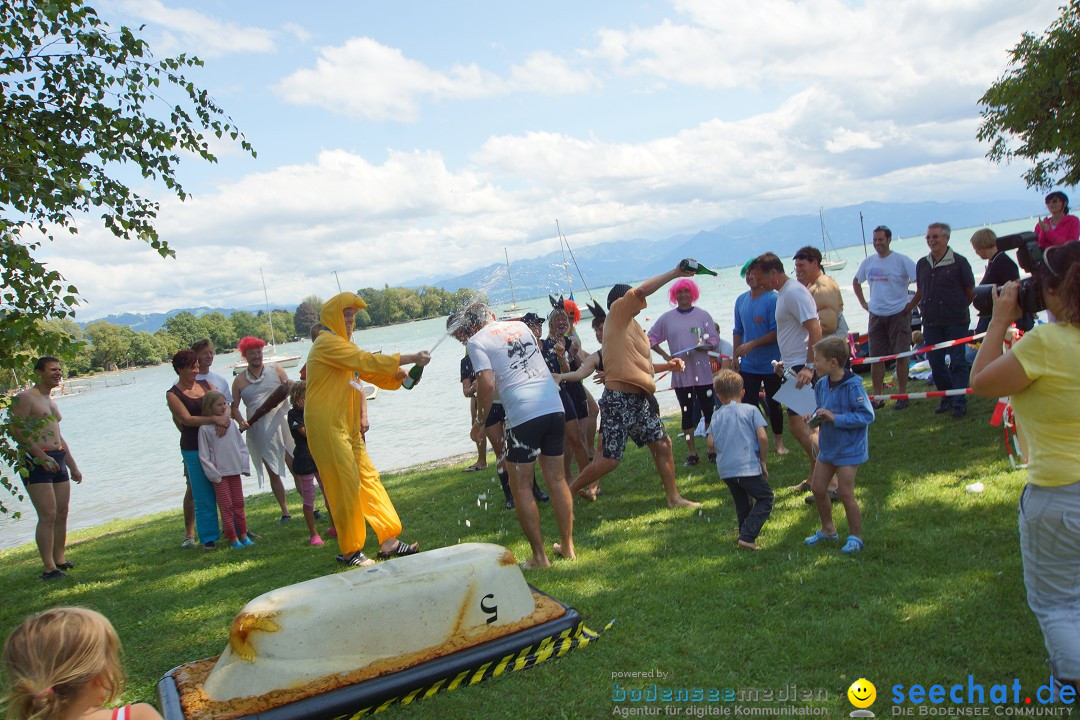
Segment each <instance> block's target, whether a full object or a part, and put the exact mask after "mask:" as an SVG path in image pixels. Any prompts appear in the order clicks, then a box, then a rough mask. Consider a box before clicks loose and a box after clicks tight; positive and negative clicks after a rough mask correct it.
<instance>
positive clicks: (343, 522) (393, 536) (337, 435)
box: [304, 292, 431, 567]
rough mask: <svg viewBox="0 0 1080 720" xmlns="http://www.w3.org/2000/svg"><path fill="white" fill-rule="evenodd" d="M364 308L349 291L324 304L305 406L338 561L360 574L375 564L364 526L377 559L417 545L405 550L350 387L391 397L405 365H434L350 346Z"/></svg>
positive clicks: (425, 358) (422, 357) (417, 357)
mask: <svg viewBox="0 0 1080 720" xmlns="http://www.w3.org/2000/svg"><path fill="white" fill-rule="evenodd" d="M364 307H366V304H365V303H364V301H363V300H361V299H360V297H359V296H357V295H354V294H353V293H348V292H346V293H340V294H338V295H335V296H334V297H332V298H330V300H329V301H327V302H326V304H325V305H323V308H322V313H321V314H320V316H319V320H320V322H322V324H323V328H324V329H323V331H322V332H321V333H320V334H319V337H318V338H317V339H316V340H315V344H314V345H313V346H312V348H311V352H310V353H309V354H308V360H307V398H306V400H305V403H304V425H305V426H306V428H307V440H308V447H309V448H310V449H311V456H312V457H313V458H314V459H315V464H316V465H318V467H319V475H320V477H321V478H322V481H323V490H324V491H325V493H326V500H327V502H329V503H330V513H331V514H332V515H333V517H334V525H335V527H336V528H337V533H338V545H339V546H340V547H341V556H340V557H339V559H340V560H342V561H343V562H345V563H346V564H348V565H354V566H360V567H362V566H366V565H372V564H374V560H371V559H370V558H368V557H367V556H366V555H364V552H363V550H364V539H365V528H364V522H365V520H366V521H367V522H368V523H370V524H371V528H372V529H373V530H374V531H375V534H376V535H377V536H378V538H379V545H380V547H379V558H390V557H396V556H399V555H412V554H413V553H415V552H417V550H418V547H419V543H413V544H411V545H406V544H405V543H403V542H401V541H400V540H398V535H399V534H400V533H401V520H400V519H399V518H398V514H397V511H396V510H394V506H393V504H392V503H391V502H390V497H389V495H387V494H386V489H385V488H384V487H383V485H382V482H381V481H380V480H379V473H378V471H377V470H376V469H375V466H374V465H372V464H371V459H370V458H369V457H368V454H367V448H366V446H365V444H364V439H363V437H362V435H361V429H362V428H361V417H360V391H358V390H357V389H354V388H353V387H352V386H351V385H350V381H355V378H356V377H357V376H359V377H360V378H362V379H363V380H366V381H367V382H369V383H373V384H374V385H377V386H378V387H380V388H383V389H385V390H396V389H398V388H399V387H401V381H402V379H404V378H405V371H404V370H402V369H401V367H400V365H401V364H402V363H404V364H406V365H409V364H416V365H420V366H423V365H427V364H428V362H429V361H430V359H431V357H430V355H428V353H427V351H422V352H419V353H415V354H412V355H400V356H399V355H381V354H372V353H369V352H366V351H364V350H361V349H360V348H358V347H357V346H356V345H354V344H353V343H352V342H351V341H350V340H349V336H350V335H351V334H352V330H353V318H354V316H355V315H356V311H357V310H360V309H362V308H364ZM357 384H359V383H357Z"/></svg>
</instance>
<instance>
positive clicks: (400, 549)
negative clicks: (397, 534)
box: [379, 540, 420, 560]
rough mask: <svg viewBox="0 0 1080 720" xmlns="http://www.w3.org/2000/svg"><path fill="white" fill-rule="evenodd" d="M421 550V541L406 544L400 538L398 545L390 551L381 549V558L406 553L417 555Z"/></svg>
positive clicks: (402, 555) (401, 555)
mask: <svg viewBox="0 0 1080 720" xmlns="http://www.w3.org/2000/svg"><path fill="white" fill-rule="evenodd" d="M418 552H420V543H413V544H412V545H406V544H405V543H403V542H401V541H400V540H398V541H397V545H396V546H395V547H394V549H393V550H391V551H390V552H384V551H383V550H379V559H380V560H389V559H390V558H393V557H405V556H406V555H415V554H416V553H418Z"/></svg>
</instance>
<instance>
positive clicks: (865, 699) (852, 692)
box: [847, 678, 877, 708]
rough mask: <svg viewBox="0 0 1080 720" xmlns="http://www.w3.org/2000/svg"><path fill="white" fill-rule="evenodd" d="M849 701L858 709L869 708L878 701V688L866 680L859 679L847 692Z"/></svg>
mask: <svg viewBox="0 0 1080 720" xmlns="http://www.w3.org/2000/svg"><path fill="white" fill-rule="evenodd" d="M847 697H848V700H850V701H851V704H852V705H854V706H855V707H857V708H868V707H870V706H871V705H873V704H874V700H876V699H877V688H875V687H874V684H873V683H872V682H870V681H869V680H867V679H866V678H859V679H858V680H856V681H855V682H853V683H851V687H849V688H848V691H847Z"/></svg>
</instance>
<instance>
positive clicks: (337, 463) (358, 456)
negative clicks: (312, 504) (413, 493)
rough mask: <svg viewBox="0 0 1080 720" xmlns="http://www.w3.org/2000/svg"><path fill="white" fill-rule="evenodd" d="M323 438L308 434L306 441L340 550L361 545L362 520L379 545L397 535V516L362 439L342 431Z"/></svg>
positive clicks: (363, 534)
mask: <svg viewBox="0 0 1080 720" xmlns="http://www.w3.org/2000/svg"><path fill="white" fill-rule="evenodd" d="M324 439H326V440H329V442H320V441H319V439H318V438H317V437H316V436H309V437H308V443H309V446H310V449H311V455H312V457H313V458H314V459H315V464H316V465H317V466H318V467H319V476H320V477H321V478H322V481H323V490H324V492H325V493H326V501H327V502H328V503H330V513H331V514H332V515H333V516H334V527H335V528H336V529H337V534H338V547H340V548H341V552H342V554H343V555H351V554H352V553H354V552H356V551H357V550H362V549H363V548H364V540H365V537H366V528H365V527H364V523H365V521H366V522H367V523H369V524H370V525H371V529H372V530H374V531H375V535H376V536H377V537H378V538H379V544H380V545H381V544H382V543H384V542H385V541H387V540H389V539H390V538H396V537H397V536H398V535H400V534H401V519H400V518H399V517H398V514H397V510H395V509H394V505H393V503H391V502H390V496H389V495H387V493H386V488H384V487H383V484H382V481H381V480H379V472H378V470H376V469H375V466H374V465H373V464H372V463H371V458H369V457H368V454H367V447H366V445H365V444H364V441H363V440H362V439H360V438H357V439H356V440H355V441H353V440H352V439H351V438H349V437H348V435H345V434H344V433H335V434H334V435H333V436H332V437H330V438H325V436H324Z"/></svg>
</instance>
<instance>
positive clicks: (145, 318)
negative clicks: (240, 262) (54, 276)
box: [79, 303, 299, 333]
mask: <svg viewBox="0 0 1080 720" xmlns="http://www.w3.org/2000/svg"><path fill="white" fill-rule="evenodd" d="M297 304H299V303H297ZM262 309H263V308H262V306H261V305H256V306H251V305H249V306H247V307H242V308H219V307H215V308H212V307H197V308H177V309H176V310H170V311H169V312H163V313H131V312H126V313H120V314H119V315H107V316H106V317H103V318H94V319H93V320H87V321H85V322H79V325H81V326H82V327H86V325H87V324H88V323H92V322H97V321H98V320H105V321H106V322H109V323H112V324H113V325H127V326H128V327H130V328H131V329H132V330H135V331H136V332H149V333H152V332H157V331H158V330H159V329H161V326H162V325H164V324H165V321H166V320H168V319H169V318H171V317H172V316H173V315H179V314H180V313H182V312H189V313H191V314H192V315H194V316H195V317H202V316H203V315H209V314H210V313H213V312H219V313H222V314H224V315H225V316H226V317H228V316H229V315H231V314H232V313H234V312H237V311H238V310H243V311H245V312H249V313H251V314H253V315H255V314H257V313H258V312H259V311H260V310H262ZM274 309H275V310H288V311H289V312H294V311H295V310H296V305H279V306H277V307H275V308H274Z"/></svg>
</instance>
